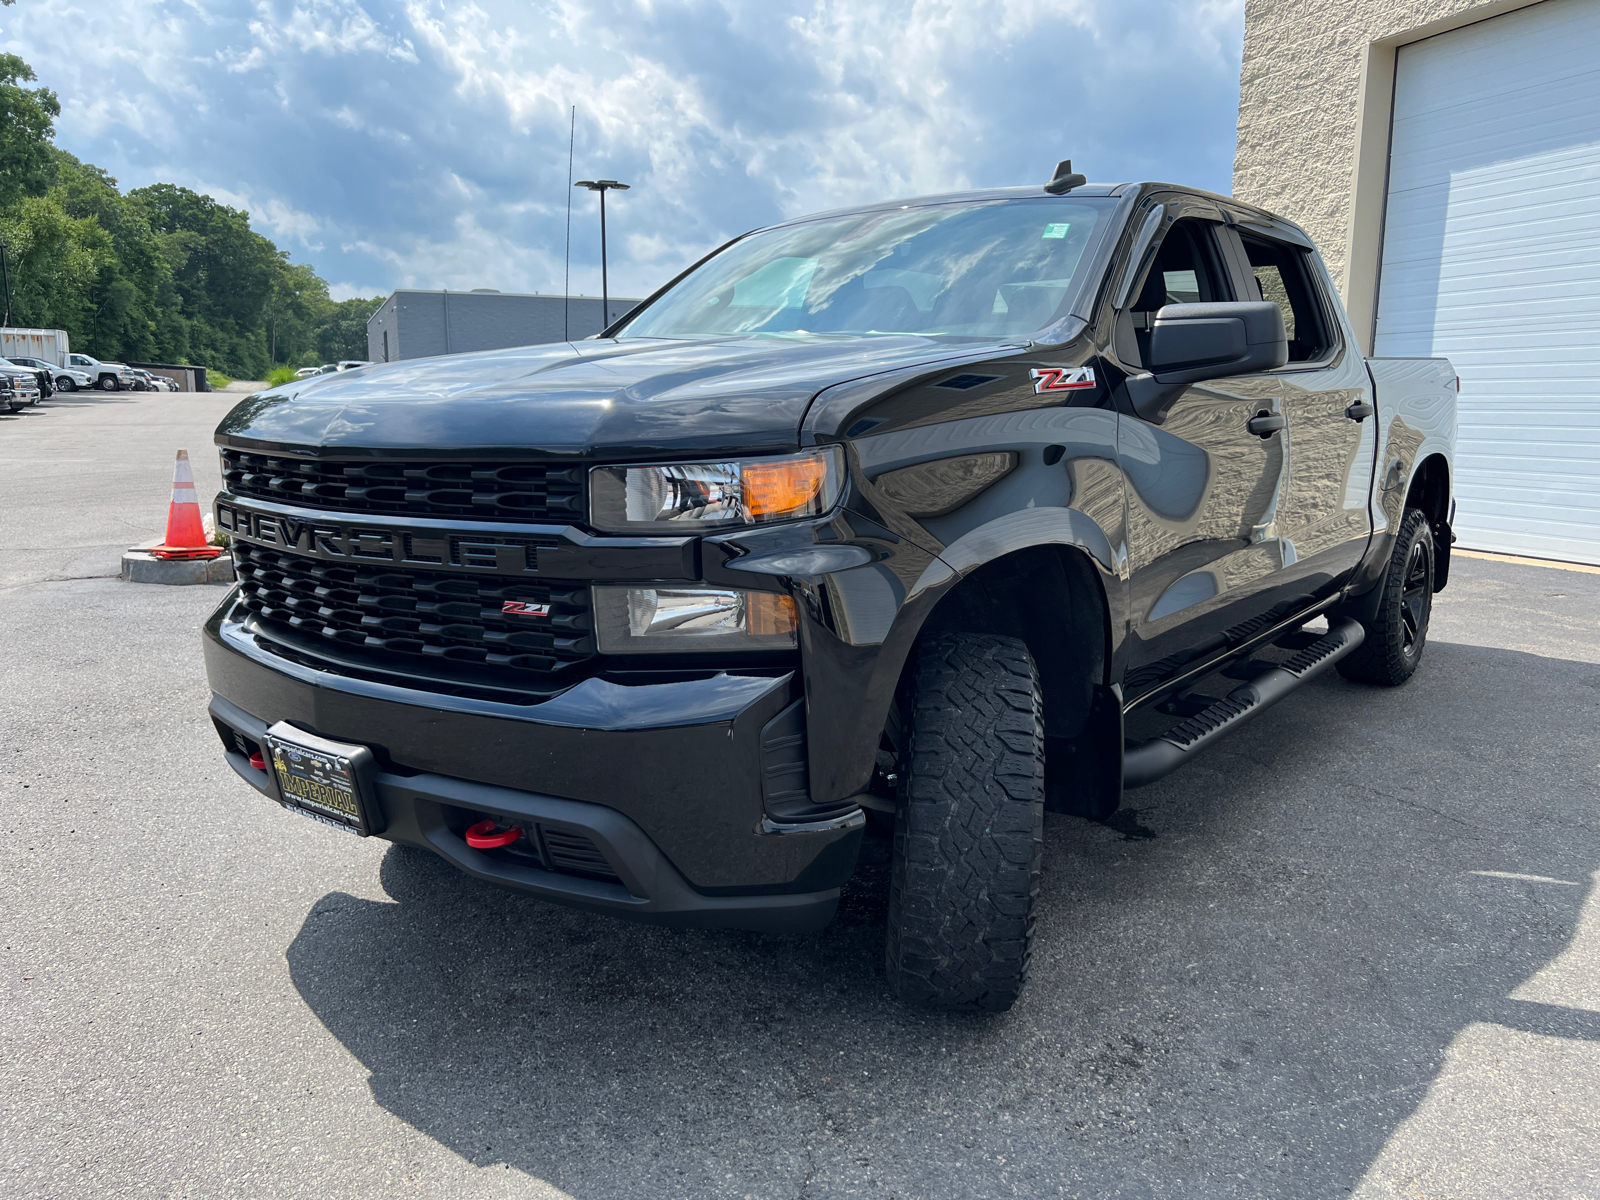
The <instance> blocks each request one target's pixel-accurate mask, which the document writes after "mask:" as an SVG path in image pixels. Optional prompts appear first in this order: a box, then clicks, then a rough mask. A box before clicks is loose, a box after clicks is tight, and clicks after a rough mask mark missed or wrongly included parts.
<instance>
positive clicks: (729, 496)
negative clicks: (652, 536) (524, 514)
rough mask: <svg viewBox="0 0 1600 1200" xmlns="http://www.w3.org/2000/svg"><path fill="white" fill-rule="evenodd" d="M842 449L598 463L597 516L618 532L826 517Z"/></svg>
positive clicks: (592, 482) (592, 483) (593, 475)
mask: <svg viewBox="0 0 1600 1200" xmlns="http://www.w3.org/2000/svg"><path fill="white" fill-rule="evenodd" d="M840 464H841V457H840V453H839V448H838V447H837V446H824V447H822V448H821V449H819V450H813V451H809V452H808V453H805V454H794V455H789V456H788V457H785V458H744V459H733V460H730V461H727V462H698V463H662V464H660V465H658V466H642V467H596V468H594V470H592V471H591V472H589V496H590V505H589V514H590V520H591V521H592V522H593V524H594V525H595V527H596V528H597V529H606V530H610V531H611V532H613V533H638V532H645V531H654V532H659V533H692V532H694V530H695V529H696V528H701V529H704V528H715V527H721V526H728V525H760V524H764V523H765V522H767V521H793V520H796V519H798V518H801V517H817V516H821V515H822V514H823V513H826V512H827V511H828V510H829V509H831V508H832V507H833V506H834V504H835V502H837V501H838V499H839V489H840V484H841V481H842V480H843V478H844V473H843V470H842V468H841V465H840Z"/></svg>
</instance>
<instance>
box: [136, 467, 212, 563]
mask: <svg viewBox="0 0 1600 1200" xmlns="http://www.w3.org/2000/svg"><path fill="white" fill-rule="evenodd" d="M150 553H151V554H153V555H155V556H156V557H157V558H216V557H217V555H219V554H221V553H222V547H220V546H208V545H207V544H206V527H205V523H204V522H203V521H201V519H200V498H199V497H198V496H196V495H195V491H194V470H193V468H191V467H190V466H189V452H188V451H187V450H179V451H178V461H177V464H176V465H175V466H174V467H173V469H172V504H171V506H170V507H169V508H168V509H167V539H166V541H164V542H163V543H162V544H161V545H159V546H152V547H150Z"/></svg>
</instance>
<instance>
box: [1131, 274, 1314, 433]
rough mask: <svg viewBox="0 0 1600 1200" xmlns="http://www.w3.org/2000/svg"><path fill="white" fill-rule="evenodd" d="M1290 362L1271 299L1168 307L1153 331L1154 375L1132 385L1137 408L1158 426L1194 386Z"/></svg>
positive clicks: (1140, 377)
mask: <svg viewBox="0 0 1600 1200" xmlns="http://www.w3.org/2000/svg"><path fill="white" fill-rule="evenodd" d="M1288 361H1289V339H1288V335H1287V334H1286V333H1285V332H1284V328H1283V312H1282V310H1281V309H1279V307H1278V306H1277V305H1276V304H1274V303H1272V301H1270V300H1230V301H1225V302H1220V303H1216V304H1169V305H1167V306H1166V307H1165V308H1163V309H1161V310H1160V311H1159V312H1157V313H1156V320H1155V325H1154V327H1153V328H1152V329H1151V332H1150V372H1149V374H1145V375H1135V376H1133V377H1132V378H1130V379H1129V380H1128V382H1127V388H1128V398H1129V399H1130V400H1131V401H1132V403H1133V409H1134V411H1135V412H1136V413H1138V414H1139V416H1141V417H1143V418H1144V419H1145V420H1146V421H1151V422H1154V423H1156V424H1159V423H1160V422H1161V420H1162V419H1163V418H1164V417H1165V416H1166V415H1167V410H1168V409H1169V408H1171V407H1172V405H1173V402H1174V401H1176V400H1177V398H1178V397H1179V395H1181V394H1182V392H1183V389H1184V388H1185V387H1187V386H1188V385H1189V384H1191V383H1200V382H1202V381H1204V380H1207V379H1222V378H1225V377H1227V376H1230V375H1249V374H1252V373H1254V372H1256V371H1272V370H1276V369H1277V368H1278V367H1281V366H1283V365H1284V364H1285V363H1287V362H1288Z"/></svg>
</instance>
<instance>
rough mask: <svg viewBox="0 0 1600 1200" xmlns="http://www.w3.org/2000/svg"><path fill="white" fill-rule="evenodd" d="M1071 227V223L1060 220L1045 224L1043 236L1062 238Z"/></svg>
mask: <svg viewBox="0 0 1600 1200" xmlns="http://www.w3.org/2000/svg"><path fill="white" fill-rule="evenodd" d="M1071 228H1072V225H1071V223H1070V222H1067V221H1061V222H1058V223H1056V224H1053V225H1046V226H1045V227H1044V236H1045V237H1047V238H1064V237H1066V236H1067V230H1069V229H1071Z"/></svg>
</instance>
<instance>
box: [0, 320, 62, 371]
mask: <svg viewBox="0 0 1600 1200" xmlns="http://www.w3.org/2000/svg"><path fill="white" fill-rule="evenodd" d="M71 348H72V347H71V346H70V345H69V344H68V341H67V331H66V330H65V329H0V358H10V357H11V356H12V355H13V354H16V355H21V356H22V357H23V358H42V359H43V360H44V361H45V362H49V363H55V365H56V366H58V367H60V366H64V365H66V361H67V351H68V350H70V349H71Z"/></svg>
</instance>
